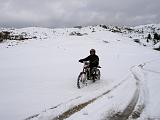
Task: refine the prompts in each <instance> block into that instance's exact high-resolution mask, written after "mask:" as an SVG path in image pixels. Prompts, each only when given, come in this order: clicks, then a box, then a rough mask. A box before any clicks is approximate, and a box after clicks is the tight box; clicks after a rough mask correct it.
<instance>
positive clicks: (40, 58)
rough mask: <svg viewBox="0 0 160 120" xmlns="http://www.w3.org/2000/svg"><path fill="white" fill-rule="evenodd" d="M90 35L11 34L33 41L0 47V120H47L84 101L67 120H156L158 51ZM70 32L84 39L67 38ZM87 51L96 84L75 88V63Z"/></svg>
mask: <svg viewBox="0 0 160 120" xmlns="http://www.w3.org/2000/svg"><path fill="white" fill-rule="evenodd" d="M94 30H95V31H96V32H92V29H91V28H89V27H85V28H82V29H78V28H70V29H47V28H24V29H17V31H16V32H22V31H25V32H27V33H29V34H30V35H31V36H37V38H36V39H30V40H26V41H24V42H17V41H7V42H4V43H0V83H1V84H0V96H1V99H0V106H1V107H0V119H1V120H23V119H26V118H28V119H29V117H30V116H32V115H33V116H35V117H33V118H30V119H31V120H52V119H54V118H55V119H56V118H57V116H60V115H62V114H63V113H64V112H66V111H67V110H69V109H72V108H74V107H75V106H78V105H80V104H83V103H86V102H88V101H90V100H91V102H89V103H88V104H87V105H86V106H85V107H84V108H82V109H81V110H80V111H77V112H75V113H74V114H72V115H71V116H69V117H68V118H67V120H102V119H103V120H104V119H115V117H117V114H119V116H121V117H123V118H124V119H125V117H126V116H127V118H128V117H129V118H128V119H133V118H136V119H139V120H145V119H148V118H151V119H154V118H155V119H156V118H157V119H160V108H159V106H160V94H159V93H158V92H159V91H160V87H159V85H160V52H158V51H155V50H152V49H150V48H148V47H143V46H140V45H139V44H136V43H134V42H133V40H131V39H130V38H128V37H124V36H122V35H121V34H118V33H112V32H109V31H105V30H103V29H102V28H99V27H97V28H94ZM73 31H77V32H80V33H82V34H84V35H82V36H75V35H69V34H70V33H71V32H73ZM8 45H10V46H8ZM12 45H13V46H12ZM91 48H94V49H96V53H97V55H98V56H99V57H100V66H101V67H102V68H101V80H100V81H96V82H95V83H92V82H89V84H88V86H86V87H84V88H82V89H78V88H77V86H76V84H77V77H78V75H79V73H80V72H81V70H82V67H83V64H81V63H79V62H78V60H79V59H81V58H84V57H86V56H88V55H89V50H90V49H91ZM129 106H131V108H132V109H131V110H130V109H129ZM126 111H128V112H126ZM124 114H125V115H126V114H127V115H126V116H124ZM139 116H140V117H139Z"/></svg>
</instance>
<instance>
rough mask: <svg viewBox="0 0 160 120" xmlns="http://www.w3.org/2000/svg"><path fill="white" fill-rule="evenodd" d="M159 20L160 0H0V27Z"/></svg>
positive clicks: (133, 22)
mask: <svg viewBox="0 0 160 120" xmlns="http://www.w3.org/2000/svg"><path fill="white" fill-rule="evenodd" d="M149 23H160V0H0V27H30V26H39V27H72V26H78V25H82V26H86V25H96V24H107V25H108V24H112V25H129V26H135V25H140V24H149Z"/></svg>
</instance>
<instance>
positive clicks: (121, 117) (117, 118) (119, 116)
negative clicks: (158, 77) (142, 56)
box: [107, 66, 142, 120]
mask: <svg viewBox="0 0 160 120" xmlns="http://www.w3.org/2000/svg"><path fill="white" fill-rule="evenodd" d="M134 67H135V66H134ZM134 67H132V68H134ZM132 68H131V69H132ZM131 72H132V70H131ZM132 74H133V76H134V78H135V80H136V90H135V92H134V94H133V97H132V99H131V101H130V102H129V104H128V105H127V107H126V108H125V109H124V110H123V111H122V112H117V113H115V114H113V115H110V116H109V117H107V120H108V119H109V120H127V119H128V118H129V117H130V116H131V115H132V117H133V116H135V118H138V115H136V113H135V112H134V110H135V107H136V104H137V102H138V99H139V95H140V79H139V78H138V77H137V75H136V74H135V73H133V72H132ZM140 111H142V110H140ZM139 114H141V112H140V113H139Z"/></svg>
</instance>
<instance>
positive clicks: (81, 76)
mask: <svg viewBox="0 0 160 120" xmlns="http://www.w3.org/2000/svg"><path fill="white" fill-rule="evenodd" d="M85 85H87V76H86V73H84V72H81V73H80V74H79V76H78V79H77V87H78V88H79V89H80V88H82V87H84V86H85Z"/></svg>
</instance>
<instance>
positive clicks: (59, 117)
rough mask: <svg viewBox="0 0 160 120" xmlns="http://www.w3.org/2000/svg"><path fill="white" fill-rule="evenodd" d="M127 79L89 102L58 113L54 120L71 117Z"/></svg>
mask: <svg viewBox="0 0 160 120" xmlns="http://www.w3.org/2000/svg"><path fill="white" fill-rule="evenodd" d="M126 80H127V79H124V80H122V81H121V82H120V83H118V84H117V85H115V86H114V87H112V89H110V90H108V91H106V92H104V93H102V94H101V95H99V96H98V97H95V98H93V99H91V100H89V101H87V102H84V103H81V104H79V105H76V106H73V107H72V108H70V109H69V110H67V111H65V112H63V113H62V114H60V115H58V116H57V117H55V118H53V119H52V120H64V119H66V118H68V117H70V116H71V115H73V114H74V113H76V112H78V111H80V110H81V109H83V108H84V107H86V106H87V105H89V104H91V103H93V102H94V101H96V100H97V99H98V98H100V97H102V96H104V95H106V94H108V93H110V92H111V91H113V90H114V89H116V88H117V87H118V86H120V85H121V84H122V83H123V82H125V81H126Z"/></svg>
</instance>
